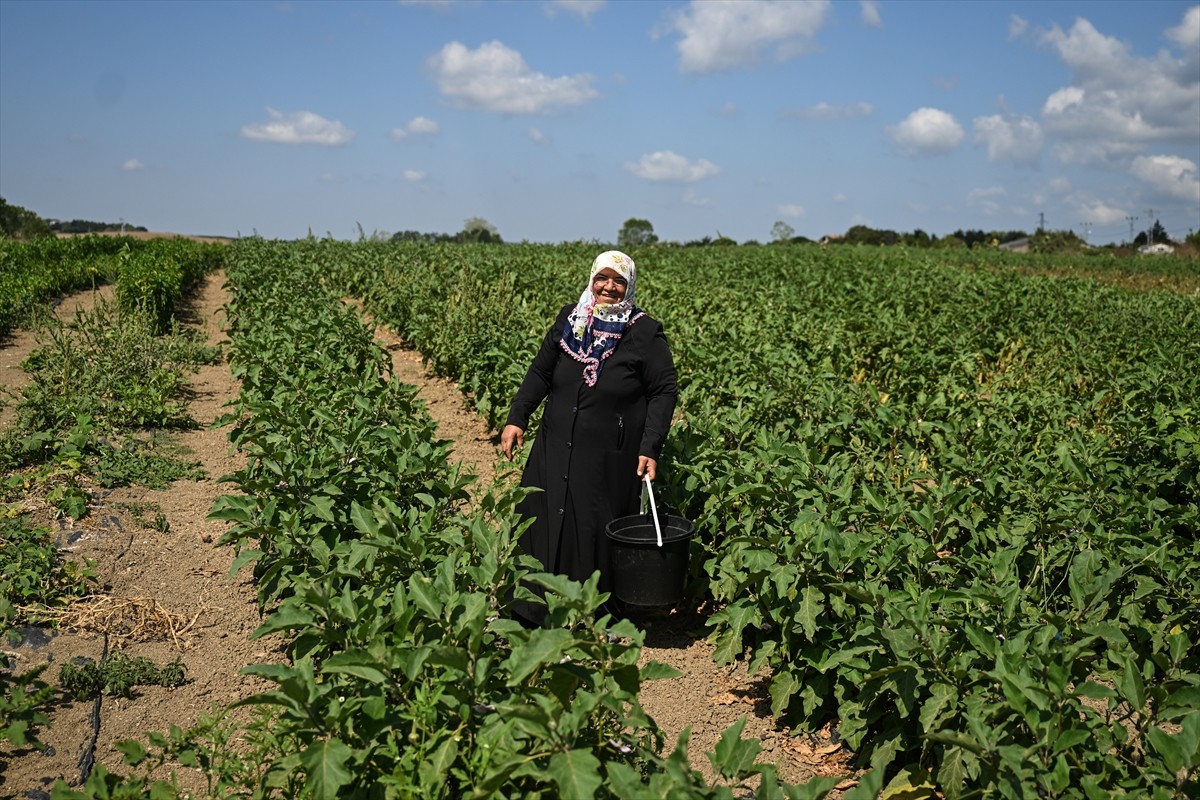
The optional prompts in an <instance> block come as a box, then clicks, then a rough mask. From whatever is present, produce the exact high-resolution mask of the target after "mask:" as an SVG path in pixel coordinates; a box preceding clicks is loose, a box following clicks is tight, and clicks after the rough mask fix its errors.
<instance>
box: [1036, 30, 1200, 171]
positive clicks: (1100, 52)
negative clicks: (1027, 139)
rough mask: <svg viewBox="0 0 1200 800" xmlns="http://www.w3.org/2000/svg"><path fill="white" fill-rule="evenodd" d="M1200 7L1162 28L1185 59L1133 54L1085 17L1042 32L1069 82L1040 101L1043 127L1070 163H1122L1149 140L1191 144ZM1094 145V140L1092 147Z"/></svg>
mask: <svg viewBox="0 0 1200 800" xmlns="http://www.w3.org/2000/svg"><path fill="white" fill-rule="evenodd" d="M1197 9H1200V7H1193V8H1192V9H1189V10H1188V11H1187V12H1185V14H1184V16H1183V20H1182V22H1181V23H1180V24H1179V25H1178V26H1176V27H1174V28H1170V29H1169V30H1167V31H1166V32H1165V35H1166V38H1168V39H1169V40H1171V41H1173V42H1175V43H1176V45H1178V47H1179V49H1180V50H1181V52H1182V58H1177V57H1175V56H1173V55H1172V54H1171V53H1169V52H1167V51H1166V50H1163V51H1160V52H1159V53H1158V54H1157V55H1156V56H1155V57H1154V58H1143V57H1139V56H1136V55H1134V54H1133V53H1132V52H1130V48H1129V46H1128V45H1126V44H1125V43H1124V42H1121V41H1120V40H1118V39H1116V38H1114V37H1110V36H1104V35H1103V34H1101V33H1100V32H1099V31H1097V30H1096V28H1095V27H1094V26H1093V25H1092V24H1091V23H1090V22H1088V21H1087V20H1086V19H1077V20H1076V21H1075V24H1074V25H1073V26H1072V27H1071V29H1070V31H1063V30H1062V29H1061V28H1059V27H1058V26H1054V27H1053V28H1051V29H1050V30H1049V31H1045V32H1043V33H1042V34H1041V37H1040V41H1041V42H1042V44H1044V45H1046V46H1048V47H1050V48H1051V49H1052V50H1053V51H1055V52H1056V53H1057V54H1058V56H1059V58H1060V59H1062V61H1063V63H1064V64H1065V65H1066V66H1067V68H1068V69H1069V70H1070V72H1071V77H1070V81H1069V84H1068V85H1067V86H1064V87H1062V88H1060V89H1059V90H1057V91H1055V92H1054V93H1052V94H1051V95H1050V96H1049V97H1048V98H1047V99H1046V102H1045V103H1044V104H1043V106H1042V118H1043V123H1044V125H1045V129H1046V131H1047V132H1048V133H1050V134H1052V135H1054V136H1055V137H1056V139H1057V140H1058V141H1059V142H1060V143H1061V144H1062V145H1063V146H1062V149H1061V150H1057V152H1060V154H1061V156H1062V157H1064V158H1066V159H1069V160H1071V161H1073V162H1086V161H1089V160H1090V161H1097V160H1099V161H1110V162H1112V161H1118V162H1125V161H1127V160H1128V159H1129V158H1131V157H1132V155H1133V154H1135V153H1137V152H1138V151H1140V150H1141V149H1142V148H1144V147H1145V146H1146V144H1148V143H1150V142H1159V141H1175V142H1182V143H1190V142H1194V141H1195V140H1196V139H1197V138H1198V137H1200V10H1197ZM1096 143H1099V145H1097V144H1096Z"/></svg>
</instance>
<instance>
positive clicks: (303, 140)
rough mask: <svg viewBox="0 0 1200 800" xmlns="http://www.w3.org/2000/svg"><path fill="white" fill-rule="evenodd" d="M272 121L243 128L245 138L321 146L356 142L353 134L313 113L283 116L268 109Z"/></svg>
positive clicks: (305, 112)
mask: <svg viewBox="0 0 1200 800" xmlns="http://www.w3.org/2000/svg"><path fill="white" fill-rule="evenodd" d="M267 116H268V117H270V118H271V119H270V121H269V122H255V123H252V124H250V125H243V126H242V136H244V137H245V138H247V139H252V140H254V141H256V142H276V143H281V144H319V145H325V146H328V147H337V146H340V145H344V144H347V143H349V142H350V141H352V140H353V139H354V131H352V130H350V129H349V128H347V127H346V126H344V125H342V123H340V122H336V121H332V120H327V119H325V118H324V117H322V116H320V115H319V114H314V113H312V112H311V111H297V112H295V113H293V114H282V113H280V112H278V111H276V110H275V109H273V108H268V109H267Z"/></svg>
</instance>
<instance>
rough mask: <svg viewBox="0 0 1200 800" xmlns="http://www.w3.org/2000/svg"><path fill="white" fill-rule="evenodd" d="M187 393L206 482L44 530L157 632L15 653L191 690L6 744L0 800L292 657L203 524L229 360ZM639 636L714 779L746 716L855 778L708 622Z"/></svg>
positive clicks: (438, 397) (661, 706) (481, 431)
mask: <svg viewBox="0 0 1200 800" xmlns="http://www.w3.org/2000/svg"><path fill="white" fill-rule="evenodd" d="M227 300H228V295H227V292H226V290H225V288H224V287H223V276H221V275H216V276H212V277H210V278H209V279H208V280H206V281H205V282H204V283H203V285H201V286H200V287H199V288H198V290H197V291H196V293H195V296H194V297H193V299H192V301H191V306H190V308H189V310H188V313H187V314H186V315H185V316H186V318H187V320H188V321H189V324H192V325H194V326H198V327H200V328H202V329H204V330H205V331H206V332H207V334H208V337H209V340H210V342H213V343H216V342H220V341H221V340H222V338H223V336H222V333H221V329H220V322H221V320H222V319H223V314H222V309H223V305H224V304H225V303H226V302H227ZM93 302H94V297H93V294H92V293H91V292H86V293H82V294H80V295H76V296H74V297H72V298H69V300H68V302H64V303H63V304H61V305H60V306H59V308H58V312H57V313H59V314H60V315H64V314H71V313H73V312H74V310H75V309H76V308H79V307H90V305H91V304H92V303H93ZM376 338H377V339H378V341H379V342H380V344H381V345H382V346H383V347H385V348H386V349H387V350H388V351H389V352H391V354H392V359H393V363H394V369H395V373H396V375H397V376H398V377H399V378H400V379H401V380H403V381H404V382H406V383H411V384H413V385H416V386H417V387H418V388H419V390H420V396H421V397H422V399H423V400H424V402H425V403H426V405H427V407H428V409H429V413H430V414H431V416H432V417H433V418H434V419H435V420H436V421H437V423H438V431H439V436H440V437H441V438H443V439H446V440H449V441H450V442H452V443H453V448H454V457H455V458H457V459H459V460H461V462H462V463H463V466H464V468H466V469H468V470H469V471H471V472H473V473H475V474H476V475H478V476H479V478H480V483H481V486H488V485H490V484H491V482H492V481H493V480H496V479H497V476H499V478H500V479H503V478H504V477H505V476H508V477H511V476H512V475H513V469H512V467H511V466H510V465H508V464H507V463H506V462H504V461H503V460H502V459H501V458H500V456H499V453H498V449H497V445H496V441H497V439H496V434H495V432H494V431H491V430H489V429H488V427H487V425H486V423H485V422H483V420H482V418H481V417H479V416H478V415H477V414H475V413H474V412H473V411H472V410H471V409H470V408H469V407H468V405H467V402H466V400H465V399H464V398H463V395H462V394H461V393H460V392H459V391H458V389H457V387H456V386H455V385H454V384H453V383H451V382H449V381H446V380H444V379H441V378H436V377H432V376H430V375H428V374H427V373H426V371H425V369H424V367H423V365H422V363H421V359H420V356H419V354H417V353H416V352H414V351H413V350H412V349H410V348H408V347H407V346H405V345H404V343H403V342H401V341H400V340H399V339H398V338H397V337H395V336H394V335H392V334H391V333H390V332H389V331H387V329H386V328H383V327H379V328H378V330H377V334H376ZM35 347H36V339H35V337H34V335H33V334H30V333H27V332H17V333H15V334H14V335H13V336H12V337H11V338H10V339H8V340H6V341H5V342H4V343H3V344H2V345H0V381H2V385H3V386H4V387H5V388H6V389H8V390H11V391H17V390H19V388H20V386H21V385H23V381H24V378H23V376H24V373H22V372H21V371H20V369H19V365H20V362H21V361H22V360H23V359H24V358H25V357H26V356H27V355H28V354H29V352H31V351H32V350H33V349H34V348H35ZM192 389H193V391H194V392H195V398H194V400H193V402H192V405H191V414H192V416H193V417H194V418H195V419H196V420H197V421H199V422H200V423H201V425H202V427H201V428H200V429H199V430H195V431H190V432H186V433H183V434H181V435H180V436H179V439H178V441H179V444H181V445H182V446H183V447H185V448H187V449H188V450H190V451H191V453H192V456H191V457H193V458H195V459H198V460H199V461H200V462H201V463H202V465H203V467H204V469H205V471H206V473H207V474H208V476H209V478H208V479H206V480H202V481H196V482H191V481H179V482H176V483H175V484H174V485H173V486H172V487H171V488H170V489H168V490H166V491H161V492H156V491H150V490H146V489H140V488H133V489H119V490H113V491H110V492H108V493H107V494H105V495H104V496H103V497H101V498H100V500H99V502H98V503H97V505H96V507H94V508H93V509H92V510H91V513H89V514H88V516H86V517H85V518H84V519H82V520H80V521H78V522H76V523H71V522H70V521H69V520H67V521H65V522H63V523H62V524H60V523H59V522H58V521H54V520H52V519H51V518H50V517H49V515H48V514H47V515H45V518H44V519H39V520H38V521H39V522H41V523H42V524H48V525H53V527H52V529H57V530H58V531H59V541H60V545H61V546H62V547H64V548H66V549H68V550H69V551H70V552H71V553H72V555H73V556H74V557H76V558H79V559H83V558H87V559H91V560H93V561H94V562H95V563H96V572H97V578H98V582H99V586H100V587H101V588H100V589H99V590H98V592H100V593H102V594H103V595H106V596H108V597H111V598H114V599H118V600H124V601H126V602H127V603H129V604H131V607H133V608H137V609H149V611H146V612H145V614H147V615H148V616H146V617H144V619H147V620H148V621H147V622H144V623H143V624H141V625H140V626H135V627H136V628H138V629H136V630H134V631H132V632H131V633H127V635H122V632H121V631H119V630H116V629H113V630H112V631H110V632H109V633H108V634H106V635H105V634H100V633H96V632H88V631H79V632H58V633H52V632H47V631H42V630H34V631H30V632H29V636H28V638H27V640H26V641H25V643H23V644H22V645H21V646H20V647H17V648H16V649H15V651H16V652H17V653H18V654H19V657H20V661H19V662H18V669H22V670H23V669H28V668H30V667H32V666H34V665H37V664H41V663H47V662H48V663H50V664H51V667H50V669H49V670H47V672H45V673H43V677H44V678H48V679H49V680H50V682H52V683H54V682H57V679H58V670H59V668H60V666H61V665H62V664H64V663H67V662H69V661H70V660H71V659H74V658H76V657H79V656H86V657H89V658H93V659H98V658H99V657H100V656H101V655H102V654H103V653H104V652H105V648H106V647H107V648H108V650H109V651H110V652H111V651H113V650H115V649H117V648H121V649H124V650H125V652H126V653H128V654H129V655H131V656H144V657H147V658H150V659H151V660H153V661H154V662H155V663H156V664H164V663H167V662H169V661H171V660H172V659H174V658H175V657H176V656H179V657H180V658H181V659H182V661H183V663H184V665H185V666H186V670H187V677H188V683H187V684H185V685H184V686H182V687H179V688H176V689H164V688H158V687H144V688H141V689H139V690H138V694H137V695H136V696H135V697H134V698H133V699H132V700H120V699H115V698H112V697H107V696H106V697H104V698H103V700H102V702H101V703H100V706H99V713H98V717H97V718H95V719H93V718H92V715H93V711H94V709H93V704H92V703H91V702H86V703H84V702H66V703H63V704H62V705H60V706H58V707H56V708H55V709H53V711H52V713H51V725H50V727H49V728H48V729H44V730H43V731H42V732H41V738H42V739H43V740H44V741H45V742H46V743H47V744H49V745H50V747H49V749H48V750H47V751H46V752H45V753H39V752H37V751H34V750H20V751H14V750H13V749H12V748H9V747H6V746H4V745H0V797H14V798H44V797H48V796H49V794H48V793H49V789H50V787H51V786H52V785H53V783H54V781H55V780H56V779H58V778H63V779H65V780H67V781H68V782H70V783H77V782H78V781H79V779H80V775H81V774H82V770H83V768H84V766H81V764H82V765H86V763H87V758H88V755H89V753H90V752H91V751H92V742H93V740H94V757H95V761H96V762H97V763H103V764H105V765H106V766H108V767H109V768H110V769H112V770H115V771H118V772H124V771H125V770H124V769H123V761H122V757H121V754H120V752H119V751H117V750H116V749H115V744H116V743H117V742H119V741H121V740H123V739H127V738H133V737H141V736H142V734H144V733H145V732H147V731H166V730H167V729H168V728H169V727H170V726H171V725H179V726H183V727H186V726H188V725H191V724H192V723H194V722H195V721H196V720H197V719H198V718H199V717H200V716H201V715H202V714H204V713H205V712H208V711H210V710H212V709H215V708H221V707H225V706H227V705H228V704H230V703H232V702H234V701H236V700H239V699H241V698H244V697H247V696H249V695H250V694H253V693H255V692H257V691H261V690H263V689H264V688H267V686H266V684H265V683H264V682H262V681H259V680H257V679H254V678H250V677H246V676H243V675H240V674H239V671H240V670H241V668H242V667H244V666H245V665H247V664H251V663H259V662H264V661H272V660H275V659H278V658H281V657H282V656H281V653H280V650H279V645H278V641H277V640H274V639H259V640H254V641H251V640H250V639H249V635H250V633H251V632H252V631H253V630H254V629H255V628H256V627H258V625H259V621H260V619H259V615H258V612H257V610H256V607H255V602H254V588H253V586H252V585H251V584H250V583H249V582H248V580H249V579H248V574H247V572H243V573H242V574H241V575H239V576H236V577H234V578H232V579H230V578H227V577H226V575H227V572H228V569H229V565H230V563H231V561H232V558H233V554H232V552H231V551H230V550H229V549H228V548H225V547H219V546H216V545H215V542H216V541H217V539H219V538H220V536H221V534H222V533H223V530H224V528H223V525H222V524H220V523H216V522H209V521H207V520H206V516H207V514H208V512H209V509H210V508H211V506H212V503H213V501H214V500H215V499H216V498H217V497H218V496H219V495H221V494H224V493H226V492H227V491H229V489H230V488H231V487H229V486H228V485H223V484H220V483H218V482H217V480H216V479H217V478H219V477H220V476H222V475H225V474H228V473H231V472H233V471H235V470H237V469H238V468H240V466H241V465H242V461H241V459H240V457H239V456H238V455H236V454H234V453H233V452H232V451H231V448H230V446H229V444H228V441H227V439H226V430H224V429H210V428H209V427H207V426H208V423H210V422H211V421H212V420H213V419H215V418H216V417H217V416H219V415H220V414H221V413H223V411H224V409H223V406H224V405H225V404H226V403H228V402H230V401H232V400H233V399H234V398H235V397H236V396H237V392H238V387H237V385H236V383H235V382H234V381H233V379H232V377H231V376H230V373H229V370H228V367H227V366H226V365H224V364H221V365H217V366H213V367H206V368H203V369H201V370H200V371H199V372H198V373H197V374H196V375H194V376H193V377H192ZM9 424H11V415H10V414H8V413H7V412H6V411H4V410H3V409H0V428H2V427H3V426H5V425H9ZM138 503H142V504H145V503H155V504H158V506H159V507H161V509H162V511H163V513H164V514H165V515H166V518H167V520H168V521H169V523H170V529H169V531H168V532H167V533H159V532H158V531H156V530H153V529H149V528H146V527H142V526H140V525H139V524H138V523H137V522H136V521H135V520H134V519H133V517H132V515H131V513H130V512H129V510H128V508H127V506H128V505H130V504H138ZM642 624H643V628H644V630H645V631H646V647H645V649H644V651H643V654H642V660H643V663H645V662H649V661H651V660H654V661H660V662H662V663H665V664H668V665H670V666H672V667H674V668H675V669H677V670H679V671H680V672H681V673H682V676H681V677H679V678H674V679H670V680H660V681H654V682H651V683H649V684H647V685H646V686H644V687H643V692H642V703H643V705H644V706H645V708H646V710H647V711H648V712H649V713H650V715H651V716H652V717H653V718H654V719H655V720H656V721H657V722H658V724H659V725H660V726H661V727H662V728H663V730H664V731H665V732H666V734H667V742H668V746H670V745H672V744H673V743H674V741H675V740H676V738H677V737H678V735H679V733H680V732H681V731H683V730H684V728H688V727H690V728H691V740H690V745H689V754H690V756H691V760H692V762H693V765H694V766H695V768H697V769H699V770H700V771H701V772H702V773H703V774H704V775H705V776H706V778H708V779H709V780H710V781H712V780H715V778H714V775H713V771H712V770H711V768H710V765H709V764H708V762H707V759H705V758H704V757H703V753H705V752H708V751H710V750H712V749H713V748H714V747H715V745H716V743H717V741H718V740H719V738H720V736H721V734H722V732H724V730H725V729H726V728H728V727H729V726H730V725H732V724H734V723H735V722H737V720H738V719H740V718H742V717H745V718H746V727H745V730H744V732H743V736H745V737H747V738H754V739H758V740H759V741H760V742H761V743H762V746H763V748H764V752H763V754H762V756H761V757H760V760H761V761H768V762H771V763H775V764H777V765H778V768H779V772H780V777H781V778H782V779H784V780H786V781H788V782H792V783H799V782H802V781H804V780H807V779H808V778H810V777H812V776H814V775H841V776H846V777H847V780H846V781H845V782H844V783H843V784H841V785H839V788H849V786H851V785H853V780H852V779H851V777H850V776H853V775H854V774H856V772H855V770H853V769H852V768H851V767H850V766H849V765H848V763H847V762H848V760H849V757H850V754H849V753H847V752H846V751H845V749H844V748H843V747H841V746H840V745H838V744H836V743H834V742H833V741H832V740H831V739H830V738H829V735H828V734H827V733H825V734H823V735H820V736H815V737H808V736H799V737H793V736H790V735H789V734H788V732H786V731H781V730H777V729H776V727H775V725H774V723H773V721H772V719H771V717H770V714H769V706H770V701H769V698H768V696H767V693H766V687H765V685H764V683H763V681H761V680H760V679H758V678H754V677H751V676H749V675H747V674H746V670H745V667H744V666H743V665H737V666H735V667H719V666H717V665H716V664H714V663H713V660H712V647H711V646H710V645H709V644H708V643H707V642H706V640H705V635H706V631H705V630H704V627H703V620H702V619H700V618H697V617H695V616H693V615H690V614H676V615H671V616H668V617H662V618H658V619H653V620H650V621H647V622H645V623H642ZM81 758H82V759H83V761H82V762H81ZM178 774H179V775H180V779H181V782H182V784H183V787H184V788H185V789H187V790H190V791H195V792H197V793H200V794H203V792H204V787H205V783H204V778H203V776H202V775H200V774H198V772H197V771H195V770H189V769H183V768H181V769H179V770H178Z"/></svg>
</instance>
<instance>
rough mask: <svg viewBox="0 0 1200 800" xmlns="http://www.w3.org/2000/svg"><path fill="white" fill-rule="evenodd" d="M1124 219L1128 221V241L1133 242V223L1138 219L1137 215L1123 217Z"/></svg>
mask: <svg viewBox="0 0 1200 800" xmlns="http://www.w3.org/2000/svg"><path fill="white" fill-rule="evenodd" d="M1125 221H1126V222H1128V223H1129V243H1130V244H1133V223H1135V222H1137V221H1138V218H1137V217H1128V216H1127V217H1125Z"/></svg>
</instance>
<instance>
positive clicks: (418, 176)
mask: <svg viewBox="0 0 1200 800" xmlns="http://www.w3.org/2000/svg"><path fill="white" fill-rule="evenodd" d="M403 175H404V180H406V181H408V182H409V183H420V182H421V181H423V180H425V173H424V172H421V171H420V170H418V169H406V170H404V173H403Z"/></svg>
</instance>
